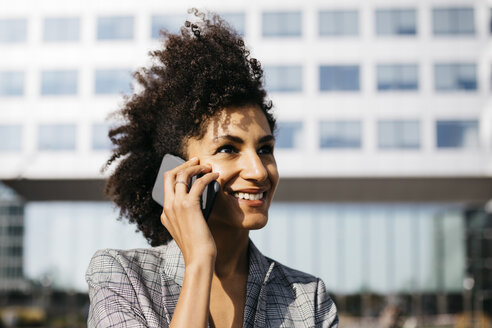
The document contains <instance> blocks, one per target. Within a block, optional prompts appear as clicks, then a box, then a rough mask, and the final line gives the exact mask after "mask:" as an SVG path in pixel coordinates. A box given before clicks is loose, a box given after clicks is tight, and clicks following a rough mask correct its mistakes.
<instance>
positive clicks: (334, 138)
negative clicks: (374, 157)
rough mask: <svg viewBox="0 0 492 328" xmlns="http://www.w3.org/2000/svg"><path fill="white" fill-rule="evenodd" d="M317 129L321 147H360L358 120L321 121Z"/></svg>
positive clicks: (360, 127)
mask: <svg viewBox="0 0 492 328" xmlns="http://www.w3.org/2000/svg"><path fill="white" fill-rule="evenodd" d="M319 131H320V142H319V144H320V147H321V148H327V149H330V148H332V149H344V148H346V149H358V148H361V144H362V141H361V138H362V124H361V122H360V121H321V122H320V125H319Z"/></svg>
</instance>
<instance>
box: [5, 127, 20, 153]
mask: <svg viewBox="0 0 492 328" xmlns="http://www.w3.org/2000/svg"><path fill="white" fill-rule="evenodd" d="M21 147H22V126H21V125H19V124H13V125H6V124H2V125H0V152H10V151H20V150H21Z"/></svg>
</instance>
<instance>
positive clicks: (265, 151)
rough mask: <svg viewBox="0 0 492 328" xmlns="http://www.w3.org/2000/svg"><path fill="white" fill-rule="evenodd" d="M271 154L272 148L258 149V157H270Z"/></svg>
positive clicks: (269, 146) (267, 146) (268, 146)
mask: <svg viewBox="0 0 492 328" xmlns="http://www.w3.org/2000/svg"><path fill="white" fill-rule="evenodd" d="M270 154H273V146H271V145H265V146H263V147H261V148H260V149H258V155H270Z"/></svg>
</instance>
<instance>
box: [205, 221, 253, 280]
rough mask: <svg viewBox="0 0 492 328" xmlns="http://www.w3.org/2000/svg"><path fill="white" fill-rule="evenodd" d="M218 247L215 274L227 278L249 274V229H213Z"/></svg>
mask: <svg viewBox="0 0 492 328" xmlns="http://www.w3.org/2000/svg"><path fill="white" fill-rule="evenodd" d="M211 231H212V235H213V237H214V240H215V245H216V247H217V258H216V260H215V273H214V274H215V275H216V276H217V277H219V278H227V277H231V276H233V275H236V274H246V275H247V274H248V269H249V267H248V262H249V261H248V247H249V231H247V230H238V229H227V228H225V229H224V228H222V229H221V228H218V229H211Z"/></svg>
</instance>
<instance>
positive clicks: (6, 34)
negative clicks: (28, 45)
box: [0, 19, 27, 43]
mask: <svg viewBox="0 0 492 328" xmlns="http://www.w3.org/2000/svg"><path fill="white" fill-rule="evenodd" d="M26 39H27V20H26V19H0V43H18V42H26Z"/></svg>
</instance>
